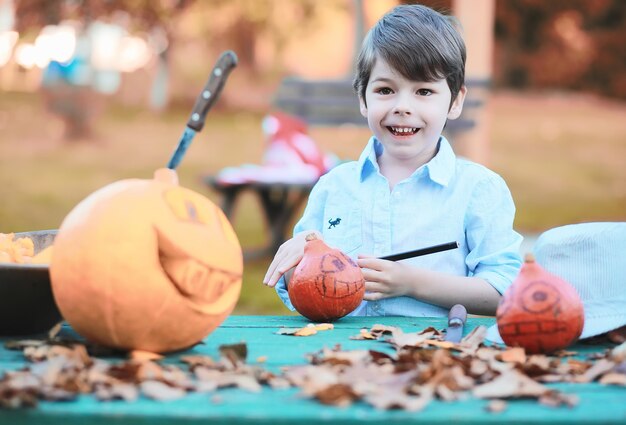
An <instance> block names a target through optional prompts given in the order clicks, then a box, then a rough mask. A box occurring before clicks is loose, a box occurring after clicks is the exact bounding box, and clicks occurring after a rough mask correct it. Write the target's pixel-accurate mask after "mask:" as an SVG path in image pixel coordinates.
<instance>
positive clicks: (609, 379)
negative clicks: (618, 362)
mask: <svg viewBox="0 0 626 425" xmlns="http://www.w3.org/2000/svg"><path fill="white" fill-rule="evenodd" d="M598 382H600V383H601V384H604V385H621V386H623V387H626V374H623V373H614V372H609V373H605V374H604V375H602V378H600V380H599V381H598Z"/></svg>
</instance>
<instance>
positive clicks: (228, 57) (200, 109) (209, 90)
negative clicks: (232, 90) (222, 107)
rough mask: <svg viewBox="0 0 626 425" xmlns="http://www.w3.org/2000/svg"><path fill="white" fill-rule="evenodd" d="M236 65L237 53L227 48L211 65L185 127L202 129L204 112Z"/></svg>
mask: <svg viewBox="0 0 626 425" xmlns="http://www.w3.org/2000/svg"><path fill="white" fill-rule="evenodd" d="M236 66H237V55H236V54H235V52H233V51H232V50H227V51H225V52H224V53H222V55H221V56H220V57H219V59H218V60H217V62H216V63H215V66H214V67H213V71H212V72H211V76H210V77H209V80H208V81H207V83H206V85H205V86H204V89H202V93H200V95H199V96H198V98H197V99H196V103H195V105H193V110H192V111H191V117H189V121H187V127H189V128H191V129H193V130H196V131H201V130H202V127H204V120H205V119H206V114H207V113H208V112H209V109H211V107H212V106H213V104H214V103H215V102H216V101H217V98H218V97H219V95H220V93H221V92H222V89H223V88H224V84H225V83H226V79H227V78H228V75H229V74H230V71H232V70H233V68H234V67H236Z"/></svg>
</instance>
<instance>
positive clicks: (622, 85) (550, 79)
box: [495, 0, 626, 99]
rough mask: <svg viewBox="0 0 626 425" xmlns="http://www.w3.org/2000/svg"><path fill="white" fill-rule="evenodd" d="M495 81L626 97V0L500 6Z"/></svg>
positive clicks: (520, 1) (519, 1)
mask: <svg viewBox="0 0 626 425" xmlns="http://www.w3.org/2000/svg"><path fill="white" fill-rule="evenodd" d="M495 30H496V58H495V71H496V72H495V82H496V83H497V84H498V85H500V86H504V87H516V88H542V89H545V88H560V89H573V90H588V91H594V92H597V93H599V94H602V95H606V96H611V97H616V98H621V99H626V55H624V40H626V1H623V0H596V1H587V0H553V1H550V2H546V1H542V0H507V1H502V0H500V1H498V2H497V3H496V28H495Z"/></svg>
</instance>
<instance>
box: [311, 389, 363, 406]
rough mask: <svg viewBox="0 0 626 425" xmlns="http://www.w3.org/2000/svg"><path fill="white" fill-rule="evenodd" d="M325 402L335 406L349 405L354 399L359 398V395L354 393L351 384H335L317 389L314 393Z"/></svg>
mask: <svg viewBox="0 0 626 425" xmlns="http://www.w3.org/2000/svg"><path fill="white" fill-rule="evenodd" d="M314 396H315V398H317V399H318V400H319V401H320V402H321V403H323V404H331V405H334V406H342V407H345V406H349V405H350V404H352V402H353V401H355V400H358V398H359V397H358V396H357V395H356V394H355V393H354V391H353V390H352V388H351V387H350V386H349V385H345V384H333V385H330V386H328V387H326V388H324V389H321V390H319V391H316V392H315V394H314Z"/></svg>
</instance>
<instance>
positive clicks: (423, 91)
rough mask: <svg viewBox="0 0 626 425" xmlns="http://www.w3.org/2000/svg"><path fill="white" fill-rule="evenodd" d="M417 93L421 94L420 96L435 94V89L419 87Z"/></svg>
mask: <svg viewBox="0 0 626 425" xmlns="http://www.w3.org/2000/svg"><path fill="white" fill-rule="evenodd" d="M417 94H419V95H420V96H430V95H431V94H433V91H432V90H430V89H419V90H418V91H417Z"/></svg>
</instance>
